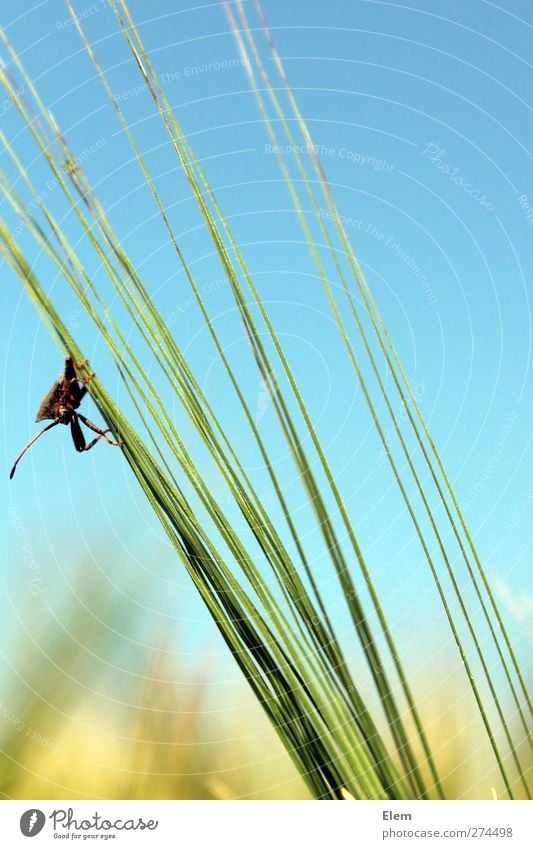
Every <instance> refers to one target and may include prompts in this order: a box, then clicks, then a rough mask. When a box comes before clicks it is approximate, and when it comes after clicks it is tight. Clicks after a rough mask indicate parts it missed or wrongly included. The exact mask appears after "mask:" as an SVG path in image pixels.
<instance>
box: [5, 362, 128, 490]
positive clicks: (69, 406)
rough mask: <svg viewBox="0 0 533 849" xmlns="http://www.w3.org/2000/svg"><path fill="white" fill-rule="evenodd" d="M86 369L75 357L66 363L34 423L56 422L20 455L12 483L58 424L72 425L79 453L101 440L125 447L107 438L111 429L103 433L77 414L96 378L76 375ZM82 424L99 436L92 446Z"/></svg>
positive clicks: (35, 437) (11, 475) (12, 470)
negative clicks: (36, 445)
mask: <svg viewBox="0 0 533 849" xmlns="http://www.w3.org/2000/svg"><path fill="white" fill-rule="evenodd" d="M83 365H84V364H83V363H81V364H78V365H76V364H75V363H74V360H73V359H72V357H67V358H66V359H65V369H64V371H63V374H61V375H60V376H59V377H58V379H57V381H56V382H55V383H54V385H53V386H52V388H51V389H50V392H49V393H48V395H46V397H45V398H44V399H43V401H42V403H41V406H40V407H39V412H38V413H37V418H36V419H35V421H36V422H42V421H44V420H45V419H53V421H52V422H51V424H48V425H46V427H43V429H42V430H40V431H39V433H38V434H37V436H34V437H33V439H32V440H30V442H28V444H27V445H26V447H25V448H24V449H23V450H22V451H21V452H20V454H19V455H18V457H17V459H16V460H15V462H14V464H13V468H12V469H11V473H10V475H9V479H10V480H11V478H12V477H13V475H14V474H15V470H16V468H17V465H18V463H19V461H20V460H21V459H22V458H23V457H24V454H25V453H26V451H28V449H29V448H31V446H32V445H33V443H34V442H37V440H38V439H39V438H40V437H41V436H42V435H43V433H46V431H47V430H51V429H52V428H53V427H55V426H56V425H58V424H64V425H68V424H70V432H71V434H72V441H73V442H74V447H75V449H76V451H90V450H91V448H93V447H94V446H95V445H96V443H97V442H98V441H99V440H100V439H102V438H103V439H105V440H106V442H109V444H110V445H116V446H119V445H122V443H121V442H114V441H113V440H112V439H109V437H108V436H106V434H107V433H110V430H109V428H107V429H106V430H102V428H100V427H97V425H95V424H93V422H91V421H89V419H87V418H86V417H85V416H82V414H81V413H77V412H76V410H77V409H78V407H79V406H80V403H81V401H82V398H83V396H84V395H85V394H86V392H87V384H88V383H90V382H91V380H92V378H93V377H94V372H91V374H89V376H88V377H86V378H83V379H81V378H78V376H77V375H76V368H78V369H80V368H82V366H83ZM80 421H82V422H83V424H84V425H85V426H86V427H88V428H89V430H92V431H94V433H97V434H98V436H97V437H96V438H95V439H93V440H92V441H91V442H89V444H88V445H87V443H86V442H85V436H84V435H83V431H82V429H81V425H80Z"/></svg>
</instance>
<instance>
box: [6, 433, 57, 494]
mask: <svg viewBox="0 0 533 849" xmlns="http://www.w3.org/2000/svg"><path fill="white" fill-rule="evenodd" d="M57 424H59V419H56V420H55V422H52V423H51V424H49V425H46V427H43V429H42V430H40V431H39V433H38V434H37V436H34V437H33V439H32V440H31V442H28V444H27V445H26V448H24V449H23V450H22V451H21V452H20V454H19V455H18V457H17V459H16V460H15V462H14V463H13V468H12V469H11V473H10V475H9V480H11V478H12V477H13V475H14V474H15V469H16V468H17V464H18V463H19V461H20V460H22V458H23V457H24V455H25V453H26V451H27V450H28V448H31V446H32V445H33V443H34V442H37V440H38V439H39V437H40V436H42V435H43V433H46V431H47V430H50V428H52V427H55V426H56V425H57Z"/></svg>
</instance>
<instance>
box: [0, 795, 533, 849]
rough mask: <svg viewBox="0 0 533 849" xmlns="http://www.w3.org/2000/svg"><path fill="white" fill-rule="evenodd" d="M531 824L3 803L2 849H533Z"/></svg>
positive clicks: (382, 806) (403, 815)
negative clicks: (77, 848) (80, 848)
mask: <svg viewBox="0 0 533 849" xmlns="http://www.w3.org/2000/svg"><path fill="white" fill-rule="evenodd" d="M532 823H533V803H532V802H522V801H518V802H509V801H487V802H483V801H450V802H386V803H384V802H358V801H348V803H347V804H344V805H335V806H334V805H333V804H332V803H329V804H328V803H326V802H289V801H280V802H272V801H268V802H267V801H265V802H261V801H244V800H239V801H228V802H226V801H224V802H222V801H220V802H203V801H197V802H195V801H175V802H174V801H159V800H153V801H151V800H141V801H139V800H136V801H129V800H124V801H120V800H119V801H85V800H84V801H42V800H39V801H4V802H0V845H1V846H5V847H6V849H7V848H8V849H13V847H19V846H25V847H29V846H32V847H33V849H41V848H42V849H44V847H49V846H55V847H57V846H61V845H69V846H70V845H72V843H77V844H78V845H82V844H83V845H85V846H87V845H88V844H89V845H92V846H99V847H103V846H104V845H107V846H112V847H116V849H127V847H129V846H135V847H137V846H144V847H147V849H148V847H153V846H157V847H161V846H162V847H166V846H172V847H180V846H183V847H187V849H192V847H199V849H211V847H213V849H226V847H228V849H229V847H231V849H285V847H287V849H289V847H290V849H293V848H294V849H297V847H302V848H303V847H305V849H333V847H342V849H351V847H353V849H359V847H362V849H374V847H378V846H380V847H398V849H399V847H411V849H416V847H420V849H439V847H440V849H445V847H446V848H447V849H462V847H470V846H472V847H479V849H485V847H489V846H490V847H491V849H507V847H509V849H529V847H532V846H533V827H532ZM31 840H35V843H31V842H30V841H31ZM67 841H69V843H68V844H67Z"/></svg>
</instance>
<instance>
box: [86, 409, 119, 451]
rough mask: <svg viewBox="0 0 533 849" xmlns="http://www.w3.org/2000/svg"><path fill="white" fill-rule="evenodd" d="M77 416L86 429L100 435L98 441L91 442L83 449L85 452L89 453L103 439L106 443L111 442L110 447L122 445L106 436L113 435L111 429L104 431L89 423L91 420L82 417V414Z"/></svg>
mask: <svg viewBox="0 0 533 849" xmlns="http://www.w3.org/2000/svg"><path fill="white" fill-rule="evenodd" d="M76 415H77V418H79V419H81V420H82V422H83V424H84V425H85V426H86V427H88V428H89V430H93V431H94V432H95V433H97V434H98V436H97V437H96V439H93V441H92V442H89V444H88V445H87V446H86V447H85V448H84V449H82V450H83V451H88V450H89V449H90V448H92V447H93V445H96V443H97V442H98V440H99V439H101V438H102V437H103V438H104V439H105V441H106V442H109V444H110V445H116V446H119V445H122V442H115V441H114V440H113V439H109V437H108V436H106V434H107V433H111V431H110V429H109V428H106V430H102V428H101V427H97V425H95V424H94V423H93V422H91V421H89V419H87V418H86V417H85V416H82V415H81V413H77V414H76Z"/></svg>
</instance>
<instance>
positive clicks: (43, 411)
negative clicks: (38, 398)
mask: <svg viewBox="0 0 533 849" xmlns="http://www.w3.org/2000/svg"><path fill="white" fill-rule="evenodd" d="M63 384H64V377H63V375H61V377H60V378H59V380H57V381H56V383H54V385H53V386H52V388H51V390H50V392H49V393H48V395H47V396H46V397H45V398H43V401H42V403H41V406H40V407H39V412H38V413H37V418H36V419H35V421H36V422H42V421H43V419H55V418H56V417H57V402H58V401H59V399H60V398H61V394H62V392H63Z"/></svg>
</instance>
